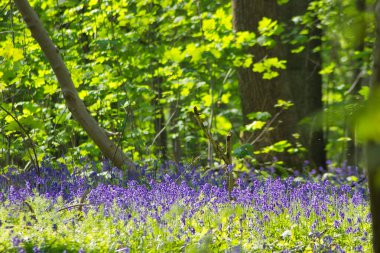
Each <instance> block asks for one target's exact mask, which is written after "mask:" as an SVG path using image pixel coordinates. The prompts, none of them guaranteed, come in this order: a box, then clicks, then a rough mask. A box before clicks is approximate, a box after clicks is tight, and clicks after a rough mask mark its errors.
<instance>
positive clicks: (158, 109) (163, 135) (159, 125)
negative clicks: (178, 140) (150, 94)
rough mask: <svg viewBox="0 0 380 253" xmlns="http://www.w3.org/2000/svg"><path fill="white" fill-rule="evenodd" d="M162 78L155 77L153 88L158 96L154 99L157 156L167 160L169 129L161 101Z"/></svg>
mask: <svg viewBox="0 0 380 253" xmlns="http://www.w3.org/2000/svg"><path fill="white" fill-rule="evenodd" d="M161 85H162V78H153V80H152V88H153V90H154V91H155V92H156V96H155V98H154V99H153V101H152V104H153V108H154V130H155V133H156V136H157V141H156V143H157V144H156V148H155V151H156V156H157V157H158V158H159V159H162V160H167V131H166V128H165V114H164V109H163V105H162V104H161V103H160V100H161V99H162V88H161Z"/></svg>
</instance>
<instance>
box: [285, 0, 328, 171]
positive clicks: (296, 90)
mask: <svg viewBox="0 0 380 253" xmlns="http://www.w3.org/2000/svg"><path fill="white" fill-rule="evenodd" d="M310 2H311V1H310V0H309V1H299V0H290V1H289V2H288V3H287V4H285V5H283V6H280V7H279V9H280V12H279V13H280V17H279V18H280V20H281V21H282V22H284V23H285V24H288V25H289V24H290V21H291V19H292V17H294V16H301V15H303V14H304V13H305V12H306V11H307V7H308V6H309V3H310ZM318 23H319V22H318V20H314V25H313V27H312V28H311V30H310V32H309V38H312V39H311V40H310V41H308V42H306V43H305V44H303V45H304V46H305V49H304V50H303V51H302V52H301V53H297V54H295V53H292V52H291V50H292V49H293V47H292V46H290V45H288V46H284V50H285V51H286V60H287V66H286V75H285V76H286V78H285V80H284V84H283V85H287V86H288V87H289V89H290V90H291V92H292V98H293V102H294V104H295V110H296V113H297V121H298V122H300V121H301V120H303V119H304V118H309V119H310V120H309V122H310V123H309V124H305V125H299V127H298V130H299V131H300V133H301V142H302V144H303V145H304V146H305V147H306V148H307V150H308V152H307V159H308V160H309V161H311V162H312V163H313V164H314V165H316V166H317V167H322V168H326V152H325V141H324V136H323V129H322V124H321V122H318V120H317V115H316V114H317V113H321V112H322V110H323V103H322V77H321V75H320V74H319V71H320V70H321V65H322V60H321V54H320V52H314V51H313V50H314V49H315V48H317V47H320V46H321V36H322V31H321V29H319V28H317V25H318Z"/></svg>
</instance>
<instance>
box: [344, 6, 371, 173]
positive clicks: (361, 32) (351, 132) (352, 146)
mask: <svg viewBox="0 0 380 253" xmlns="http://www.w3.org/2000/svg"><path fill="white" fill-rule="evenodd" d="M355 4H356V9H357V11H358V14H357V15H358V17H357V18H358V20H357V22H358V23H359V24H358V25H359V27H360V28H359V29H358V30H357V33H358V34H357V37H356V38H357V46H356V50H357V51H359V52H362V51H363V50H364V43H365V37H366V31H367V28H366V21H365V19H364V15H365V11H366V7H367V6H366V0H356V1H355ZM354 64H355V65H356V69H355V71H354V76H353V80H352V82H353V86H352V87H351V88H350V93H351V96H352V99H351V100H352V102H355V101H358V100H359V99H360V98H359V91H360V89H361V87H362V83H363V77H362V71H363V70H362V69H361V66H362V65H363V60H362V59H359V60H356V62H354ZM347 137H349V138H350V141H349V142H348V143H347V151H346V160H347V165H349V166H358V162H359V161H358V160H359V159H358V153H359V152H360V149H359V147H358V146H357V145H356V134H355V126H348V129H347Z"/></svg>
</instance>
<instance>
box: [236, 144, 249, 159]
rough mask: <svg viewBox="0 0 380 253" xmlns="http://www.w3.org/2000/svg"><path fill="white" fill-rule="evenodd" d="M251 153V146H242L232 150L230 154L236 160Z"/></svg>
mask: <svg viewBox="0 0 380 253" xmlns="http://www.w3.org/2000/svg"><path fill="white" fill-rule="evenodd" d="M252 153H253V146H252V145H251V144H244V145H242V146H239V147H237V148H235V149H234V151H233V152H232V154H233V155H234V156H235V157H237V158H244V157H246V156H250V155H252Z"/></svg>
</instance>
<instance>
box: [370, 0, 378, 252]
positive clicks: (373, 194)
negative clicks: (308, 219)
mask: <svg viewBox="0 0 380 253" xmlns="http://www.w3.org/2000/svg"><path fill="white" fill-rule="evenodd" d="M375 16H376V28H375V32H376V42H375V49H374V54H373V59H374V65H373V77H372V84H371V95H370V98H369V104H370V105H371V106H374V107H377V109H376V110H377V113H378V110H379V109H378V108H379V107H378V106H379V102H380V0H377V1H376V7H375ZM372 109H374V108H372ZM367 116H368V115H367ZM377 124H378V122H375V121H374V122H373V125H377ZM371 127H373V126H371ZM379 154H380V142H379V141H378V139H377V141H376V140H368V143H367V159H368V185H369V191H370V200H371V214H372V236H373V250H374V253H380V241H379V238H380V179H379V178H380V155H379Z"/></svg>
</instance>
